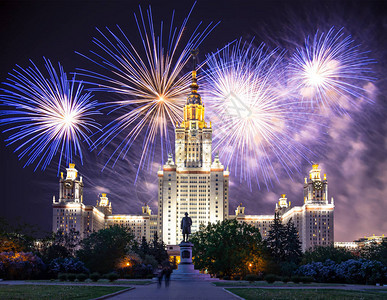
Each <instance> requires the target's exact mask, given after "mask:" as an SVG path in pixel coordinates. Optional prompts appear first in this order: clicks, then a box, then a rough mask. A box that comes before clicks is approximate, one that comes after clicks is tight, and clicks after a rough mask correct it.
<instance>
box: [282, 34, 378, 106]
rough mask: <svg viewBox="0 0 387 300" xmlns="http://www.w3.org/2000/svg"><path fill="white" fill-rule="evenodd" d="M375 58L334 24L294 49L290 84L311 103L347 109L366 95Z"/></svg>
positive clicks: (303, 98) (304, 100) (312, 104)
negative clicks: (363, 50)
mask: <svg viewBox="0 0 387 300" xmlns="http://www.w3.org/2000/svg"><path fill="white" fill-rule="evenodd" d="M373 62H374V61H373V60H371V59H369V58H368V57H367V53H365V52H361V51H360V49H359V46H357V45H354V41H353V40H352V38H351V36H345V35H344V32H343V29H340V30H338V31H336V30H335V29H334V27H332V28H331V29H330V30H329V31H328V33H327V34H325V33H324V32H322V33H319V32H317V33H316V34H315V36H314V38H313V39H310V38H309V37H308V38H306V40H305V46H304V47H303V48H299V49H297V50H296V52H295V53H294V55H293V57H292V58H291V60H290V64H289V68H288V71H289V88H290V89H292V90H294V91H295V92H296V93H297V95H298V97H299V96H301V97H302V100H303V102H306V103H308V104H309V105H310V106H311V107H328V108H332V109H334V110H336V111H338V112H345V111H346V110H348V108H349V107H350V106H352V105H357V101H356V100H359V98H362V99H365V100H366V101H369V102H371V100H370V99H368V98H367V97H365V94H366V91H365V89H364V88H363V85H365V84H366V83H367V82H368V81H373V78H372V77H370V73H371V69H370V64H372V63H373Z"/></svg>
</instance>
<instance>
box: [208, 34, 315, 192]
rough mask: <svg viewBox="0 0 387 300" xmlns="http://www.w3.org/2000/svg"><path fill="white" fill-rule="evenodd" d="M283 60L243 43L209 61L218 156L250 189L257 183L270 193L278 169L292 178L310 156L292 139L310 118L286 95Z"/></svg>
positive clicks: (210, 108) (279, 55)
mask: <svg viewBox="0 0 387 300" xmlns="http://www.w3.org/2000/svg"><path fill="white" fill-rule="evenodd" d="M282 56H283V53H279V52H278V51H276V50H275V51H272V52H268V51H266V50H265V48H264V45H261V46H260V47H258V48H255V47H254V46H253V43H252V42H251V43H248V44H247V43H242V42H241V41H238V42H236V43H233V44H231V45H229V46H228V47H226V48H224V49H223V50H221V51H219V52H218V53H217V54H215V55H210V56H209V57H207V68H206V70H205V80H204V81H205V88H204V90H205V91H206V92H207V93H208V94H207V95H205V97H204V99H206V100H205V101H204V102H205V104H206V106H207V108H208V109H207V111H208V112H209V117H210V120H211V121H213V122H214V136H215V138H214V150H215V151H219V152H220V153H219V154H220V156H222V159H223V162H225V163H226V164H227V165H229V166H231V168H232V169H233V171H234V172H235V174H236V175H237V173H239V177H240V180H242V179H243V180H246V181H247V183H248V184H249V185H250V188H251V183H252V181H253V180H255V181H256V182H257V183H258V186H260V182H264V184H265V185H266V187H267V188H268V187H269V185H271V180H272V178H273V175H274V178H276V179H277V180H278V178H277V176H276V172H275V169H277V168H278V166H277V165H276V166H273V164H277V163H279V164H278V165H279V166H282V168H283V169H284V170H285V171H286V172H287V174H288V175H289V176H291V174H292V173H293V170H295V169H296V170H298V168H299V165H300V164H299V163H298V161H299V160H300V157H301V158H305V159H306V156H305V153H307V152H308V151H309V150H308V149H306V148H305V147H303V146H302V145H300V144H299V143H298V142H296V141H295V140H294V139H293V138H292V134H295V133H296V132H297V128H298V126H301V125H302V124H304V123H305V119H306V116H307V113H303V112H301V111H300V110H299V109H298V107H297V103H296V102H292V101H289V100H288V98H287V97H286V92H285V93H284V92H283V83H282V81H283V78H284V77H283V74H282V70H283V68H282V65H281V59H282ZM219 116H221V117H219ZM277 170H278V169H277Z"/></svg>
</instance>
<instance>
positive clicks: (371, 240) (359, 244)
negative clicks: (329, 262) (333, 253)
mask: <svg viewBox="0 0 387 300" xmlns="http://www.w3.org/2000/svg"><path fill="white" fill-rule="evenodd" d="M383 242H387V237H386V236H384V234H382V235H372V236H364V237H362V238H360V239H358V240H356V241H353V242H335V247H336V248H345V249H347V250H352V251H355V250H359V249H361V248H363V247H367V246H371V245H378V244H381V243H383Z"/></svg>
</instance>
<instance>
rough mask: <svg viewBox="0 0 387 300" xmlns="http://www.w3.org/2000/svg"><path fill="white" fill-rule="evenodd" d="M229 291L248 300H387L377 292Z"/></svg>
mask: <svg viewBox="0 0 387 300" xmlns="http://www.w3.org/2000/svg"><path fill="white" fill-rule="evenodd" d="M227 290H228V291H230V292H232V293H234V294H236V295H238V296H240V297H242V298H244V299H246V300H250V299H251V300H252V299H254V300H255V299H260V300H265V299H268V300H269V299H270V300H272V299H275V300H277V299H278V300H280V299H281V300H282V299H284V300H285V299H286V300H293V299H297V300H304V299H305V300H306V299H308V300H309V299H310V300H325V299H329V300H347V299H348V300H349V299H351V300H352V299H386V296H387V295H386V293H383V292H381V291H376V290H372V291H370V290H368V291H348V290H333V289H332V290H330V289H329V290H328V289H327V290H325V289H255V288H254V289H249V288H246V289H244V288H237V289H235V288H228V289H227Z"/></svg>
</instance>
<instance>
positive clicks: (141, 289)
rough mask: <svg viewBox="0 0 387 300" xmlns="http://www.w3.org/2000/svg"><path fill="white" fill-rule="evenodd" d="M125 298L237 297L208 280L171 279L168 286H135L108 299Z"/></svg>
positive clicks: (169, 299)
mask: <svg viewBox="0 0 387 300" xmlns="http://www.w3.org/2000/svg"><path fill="white" fill-rule="evenodd" d="M110 299H112V300H124V299H125V300H127V299H157V300H173V299H184V300H191V299H192V300H193V299H195V300H196V299H199V300H204V299H222V300H236V299H240V298H239V297H236V296H233V295H232V294H230V293H228V292H226V291H225V290H224V289H223V288H221V287H215V286H214V285H212V284H211V283H210V282H208V281H191V282H190V281H171V282H170V284H169V287H165V286H164V282H163V285H162V286H161V287H160V288H159V287H158V286H157V284H151V285H144V286H138V285H137V286H136V287H135V289H134V290H131V291H128V292H125V293H122V294H120V295H117V296H115V297H111V298H109V300H110Z"/></svg>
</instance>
